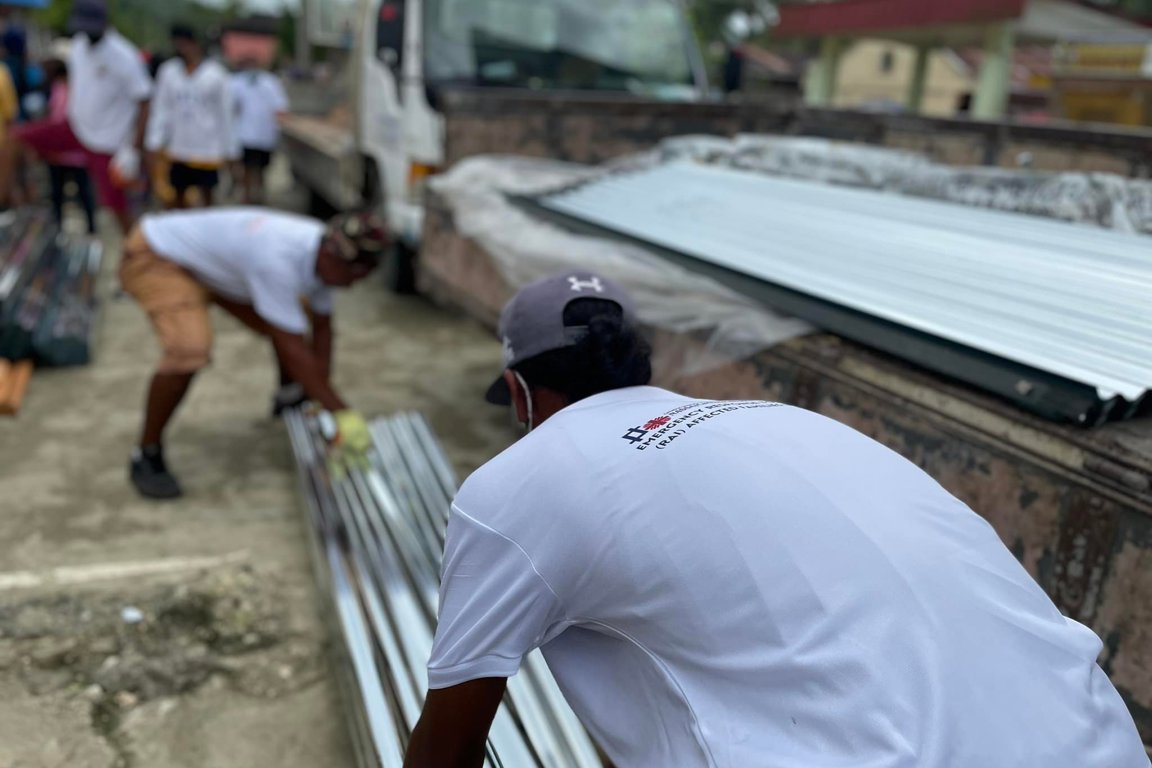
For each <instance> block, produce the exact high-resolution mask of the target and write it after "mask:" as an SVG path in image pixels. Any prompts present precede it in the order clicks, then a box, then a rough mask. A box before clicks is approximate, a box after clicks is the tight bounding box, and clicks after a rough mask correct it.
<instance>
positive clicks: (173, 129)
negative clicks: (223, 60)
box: [146, 59, 239, 166]
mask: <svg viewBox="0 0 1152 768" xmlns="http://www.w3.org/2000/svg"><path fill="white" fill-rule="evenodd" d="M229 77H230V76H229V74H228V71H227V70H226V69H224V67H223V66H221V65H220V63H219V62H216V61H211V60H207V61H203V62H201V64H200V66H198V67H196V69H195V70H194V71H193V72H191V73H189V72H188V67H187V66H185V64H184V62H183V61H181V60H179V59H172V60H171V61H168V62H165V63H164V66H162V67H160V72H159V73H158V74H157V76H156V98H155V99H154V100H153V102H152V114H151V116H150V117H149V119H148V137H147V145H146V146H147V147H148V149H150V150H152V151H156V150H160V149H163V150H165V151H166V152H167V154H168V156H169V157H170V158H171V159H173V160H176V161H178V162H183V163H197V164H203V165H213V166H218V165H222V164H223V162H224V161H225V160H230V159H233V158H236V157H238V156H239V146H238V145H237V144H236V136H235V133H234V131H233V127H232V120H233V114H232V113H233V102H232V85H231V83H230V81H229Z"/></svg>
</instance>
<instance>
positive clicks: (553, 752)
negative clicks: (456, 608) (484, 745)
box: [286, 411, 601, 768]
mask: <svg viewBox="0 0 1152 768" xmlns="http://www.w3.org/2000/svg"><path fill="white" fill-rule="evenodd" d="M286 421H287V425H288V431H289V434H290V436H291V438H292V445H293V448H294V451H295V454H296V459H297V463H298V466H299V470H300V476H301V481H302V487H303V495H304V498H305V500H306V501H307V505H308V509H309V512H310V525H309V531H310V535H311V540H312V544H313V555H314V558H313V562H314V565H315V566H316V568H317V577H318V579H319V581H320V584H321V591H322V593H325V594H326V595H328V596H330V597H331V603H330V609H331V612H332V615H333V619H334V623H335V624H336V625H337V626H339V627H340V630H341V633H342V636H343V644H342V653H341V662H342V663H341V664H340V668H341V681H342V687H343V688H344V691H345V695H346V697H347V698H348V700H349V702H350V703H351V705H352V706H351V713H350V714H351V717H350V723H351V727H352V731H353V737H354V741H355V745H356V752H357V756H358V764H359V765H361V766H372V767H373V768H378V767H379V766H383V767H384V768H391V767H392V766H397V767H398V766H400V764H401V762H402V759H403V751H404V748H405V746H406V745H407V742H408V738H409V735H410V733H411V730H412V728H413V727H414V726H415V725H416V721H417V719H418V718H419V715H420V711H421V708H422V706H423V697H424V694H425V691H426V690H427V673H426V664H427V662H428V657H429V654H430V652H431V650H432V638H433V634H434V630H435V622H436V604H437V593H438V584H439V573H440V559H441V555H442V552H443V547H444V533H445V529H446V527H447V519H448V510H449V506H450V501H451V497H452V495H453V494H454V493H455V490H456V481H455V478H454V476H453V472H452V470H451V468H450V467H449V465H448V462H447V460H446V459H445V457H444V454H443V452H442V451H441V449H440V447H439V445H438V443H437V441H436V439H435V437H434V436H433V434H432V432H431V430H430V429H429V427H428V425H427V423H426V422H425V421H424V420H423V418H421V417H420V416H418V415H400V416H396V417H394V418H391V419H384V420H380V421H377V422H375V423H374V424H373V425H372V432H373V438H374V440H375V450H374V451H372V453H371V456H370V458H369V461H368V463H367V464H363V465H362V464H349V463H348V462H345V461H342V460H341V459H340V458H339V456H338V455H337V456H333V455H331V454H330V452H329V450H328V447H327V443H326V441H325V440H324V438H323V437H322V436H321V429H320V425H319V423H318V420H317V419H316V418H314V417H311V416H308V415H306V414H304V413H303V412H300V411H292V412H289V413H288V414H287V416H286ZM487 752H488V755H487V761H486V765H488V766H491V767H492V768H496V767H497V766H506V767H507V768H511V767H512V766H524V767H525V768H542V767H549V768H551V767H554V768H569V767H571V768H584V767H588V768H592V767H595V768H600V766H601V763H600V760H599V758H598V757H597V754H596V750H595V749H594V747H593V746H592V743H591V741H590V740H589V738H588V736H587V734H586V733H585V732H584V730H583V728H582V727H581V725H580V723H579V722H578V721H577V720H576V717H575V715H573V714H572V711H571V710H570V709H569V708H568V707H567V705H566V704H565V703H564V701H563V698H562V697H561V694H560V692H559V689H558V688H557V687H556V684H555V682H554V681H553V680H552V678H551V675H550V674H549V672H548V670H547V667H546V666H545V665H544V662H543V660H542V658H541V657H540V655H539V653H534V654H532V655H531V656H529V658H528V659H526V661H525V664H524V667H523V669H522V670H521V673H520V674H519V675H517V676H516V677H514V678H512V679H511V680H510V681H509V686H508V695H507V697H506V699H505V703H504V704H503V705H502V706H501V707H500V710H499V712H498V713H497V716H496V720H495V722H494V723H493V726H492V731H491V734H490V736H489V742H488V750H487Z"/></svg>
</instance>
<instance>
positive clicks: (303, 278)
mask: <svg viewBox="0 0 1152 768" xmlns="http://www.w3.org/2000/svg"><path fill="white" fill-rule="evenodd" d="M140 226H141V229H142V231H143V233H144V239H145V240H147V241H148V245H149V246H150V247H151V248H152V250H153V251H155V252H156V253H157V254H159V255H160V256H162V257H163V258H165V259H167V260H168V261H171V262H174V263H176V264H179V265H180V266H182V267H184V268H185V269H187V270H188V271H189V272H190V273H192V275H193V276H195V277H196V279H197V280H199V281H200V282H202V283H203V284H204V285H206V286H208V287H209V288H210V289H211V290H213V291H214V292H216V293H218V294H220V295H221V296H223V297H224V298H227V299H232V300H233V301H238V302H240V303H242V304H249V305H251V306H252V308H253V309H255V310H256V313H257V314H258V315H260V317H262V318H264V319H265V320H267V321H268V322H269V323H270V324H271V325H273V326H275V327H276V328H279V329H280V330H283V331H287V332H288V333H298V334H303V333H306V332H307V331H308V327H309V323H308V315H307V314H306V313H305V311H304V307H303V306H302V305H301V300H302V299H303V300H307V301H308V303H309V305H310V306H311V308H312V311H313V312H315V313H317V314H320V315H331V314H332V292H331V289H329V288H328V287H327V286H325V285H324V284H323V283H321V282H320V279H319V278H318V277H317V276H316V256H317V253H318V251H319V248H320V241H321V240H322V239H323V237H324V225H323V224H321V223H320V222H319V221H316V220H315V219H309V218H305V217H303V216H294V215H292V214H287V213H280V212H277V211H271V210H268V209H266V208H210V209H207V210H200V211H187V212H181V213H161V214H155V215H152V216H145V217H144V219H143V220H142V221H141V223H140Z"/></svg>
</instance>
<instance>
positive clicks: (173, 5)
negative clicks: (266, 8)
mask: <svg viewBox="0 0 1152 768" xmlns="http://www.w3.org/2000/svg"><path fill="white" fill-rule="evenodd" d="M72 2H73V0H52V3H51V4H50V5H49V7H48V8H45V9H44V10H41V11H36V12H35V13H34V14H33V19H34V21H35V22H36V23H38V24H39V25H41V26H43V27H46V28H48V29H51V30H53V31H54V32H56V33H57V34H66V33H67V31H68V18H69V16H70V15H71V14H72ZM109 7H110V8H111V11H112V24H113V26H115V27H116V29H118V30H119V31H120V33H121V34H123V35H124V36H125V37H127V38H128V39H129V40H131V41H132V42H134V43H136V44H137V45H139V46H140V47H142V48H149V49H152V50H157V49H160V50H167V48H168V46H169V43H168V30H169V29H170V28H171V26H172V24H173V23H175V22H177V21H179V22H183V23H187V24H191V25H192V26H193V27H195V28H196V29H198V30H200V31H201V32H202V33H206V34H207V33H213V32H215V31H216V30H217V29H218V28H219V27H220V25H221V24H222V23H223V22H226V21H229V20H231V19H235V18H239V17H241V16H244V15H245V13H246V9H245V7H244V3H243V0H229V2H228V3H227V4H226V5H225V6H224V7H223V8H217V7H215V6H208V5H203V4H201V3H199V2H196V0H110V1H109Z"/></svg>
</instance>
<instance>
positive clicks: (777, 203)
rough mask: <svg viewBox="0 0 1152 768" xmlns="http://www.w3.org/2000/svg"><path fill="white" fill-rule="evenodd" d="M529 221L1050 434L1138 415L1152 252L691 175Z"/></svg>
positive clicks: (612, 189) (960, 211)
mask: <svg viewBox="0 0 1152 768" xmlns="http://www.w3.org/2000/svg"><path fill="white" fill-rule="evenodd" d="M530 204H531V205H533V206H534V207H536V208H537V209H538V210H541V211H543V212H545V213H546V214H548V215H552V216H554V217H555V216H556V215H559V216H560V217H561V218H562V219H564V220H566V221H567V222H568V223H569V224H572V223H576V224H577V225H579V226H584V227H588V226H590V227H592V228H594V229H596V230H598V231H606V232H609V233H612V234H615V235H619V236H624V237H627V238H630V239H634V240H638V241H640V242H642V243H644V244H646V245H649V246H651V247H653V248H655V249H656V250H658V251H659V252H661V253H663V254H664V255H665V256H668V257H669V258H671V259H672V260H674V261H677V262H678V263H681V264H684V265H686V266H689V267H691V268H694V269H697V270H698V271H701V272H704V273H706V274H709V275H711V276H713V277H716V278H717V279H719V280H722V281H723V282H726V283H727V284H729V285H730V286H732V287H734V288H736V289H738V290H741V291H743V292H745V293H747V294H748V295H750V296H752V297H754V298H757V299H760V300H762V301H764V302H765V303H767V304H770V305H773V306H775V307H777V308H779V309H782V310H784V311H787V312H791V313H792V314H795V315H797V316H799V317H802V318H804V319H806V320H809V321H811V322H813V323H815V324H817V325H820V326H821V327H823V328H825V329H826V330H829V331H831V332H833V333H836V334H838V335H841V336H844V337H847V338H850V339H853V340H855V341H859V342H861V343H864V344H867V345H870V346H873V347H876V348H878V349H881V350H883V351H885V352H888V353H890V354H893V355H896V356H899V357H903V358H905V359H907V360H910V361H912V362H915V363H917V364H920V365H923V366H925V367H928V368H930V369H933V370H936V371H939V372H942V373H945V374H948V375H950V376H953V377H955V378H958V379H961V380H963V381H966V382H968V383H970V384H973V385H976V386H978V387H982V388H984V389H987V390H989V391H992V392H994V393H996V394H999V395H1001V396H1003V397H1005V398H1008V399H1011V400H1013V401H1014V402H1016V403H1018V404H1019V405H1021V406H1023V407H1025V408H1028V409H1030V410H1032V411H1034V412H1036V413H1039V414H1041V415H1043V416H1045V417H1047V418H1052V419H1056V420H1066V421H1073V422H1076V423H1080V424H1095V423H1099V422H1102V421H1105V420H1108V419H1119V418H1126V417H1130V416H1132V415H1135V414H1137V413H1141V412H1144V411H1145V410H1146V406H1147V405H1148V404H1149V398H1148V390H1149V389H1150V388H1152V240H1149V239H1148V238H1146V237H1141V236H1139V235H1129V234H1124V233H1119V232H1110V231H1102V230H1100V229H1097V228H1094V227H1088V226H1081V225H1076V224H1067V223H1063V222H1057V221H1049V220H1046V219H1041V218H1034V217H1029V216H1023V215H1016V214H1009V213H1002V212H998V211H989V210H983V209H976V208H968V207H964V206H959V205H952V204H948V203H940V202H936V201H929V200H918V199H913V198H908V197H901V196H895V195H885V194H880V193H876V192H871V191H861V190H853V189H846V188H841V187H832V186H824V185H820V184H813V183H808V182H798V181H792V180H786V179H777V178H771V177H766V176H763V175H759V174H751V173H745V172H741V171H736V170H731V169H720V168H712V167H704V166H700V165H695V164H692V163H672V164H669V165H665V166H660V167H657V168H653V169H650V170H645V171H641V172H636V173H624V174H618V175H614V176H609V177H607V178H604V179H602V180H599V181H595V182H592V183H589V184H586V185H584V186H580V187H577V188H574V189H570V190H565V191H562V192H559V193H555V194H552V195H548V196H544V197H542V198H539V199H537V200H534V201H530ZM669 301H675V297H672V296H670V297H669Z"/></svg>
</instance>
